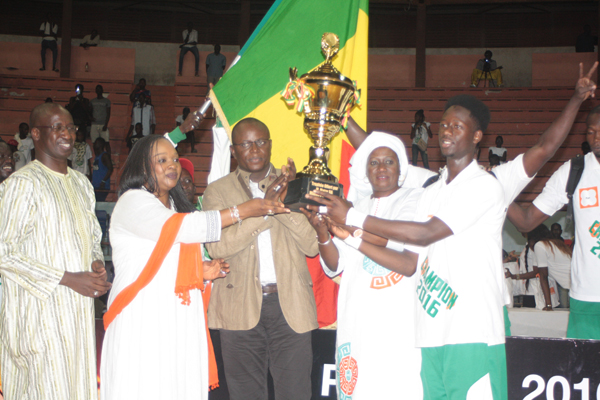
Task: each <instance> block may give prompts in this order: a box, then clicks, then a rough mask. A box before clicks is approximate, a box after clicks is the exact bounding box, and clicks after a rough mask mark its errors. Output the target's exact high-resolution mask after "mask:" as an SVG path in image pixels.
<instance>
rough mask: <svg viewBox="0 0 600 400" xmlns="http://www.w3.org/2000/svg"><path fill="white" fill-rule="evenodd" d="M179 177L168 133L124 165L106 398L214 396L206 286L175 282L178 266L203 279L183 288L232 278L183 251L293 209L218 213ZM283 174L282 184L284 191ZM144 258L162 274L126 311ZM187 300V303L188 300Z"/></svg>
mask: <svg viewBox="0 0 600 400" xmlns="http://www.w3.org/2000/svg"><path fill="white" fill-rule="evenodd" d="M180 175H181V165H180V164H179V156H178V154H177V151H176V150H175V148H174V147H173V145H171V143H170V142H169V141H168V140H166V139H164V138H163V137H161V136H154V135H152V136H148V137H145V138H143V139H140V140H139V141H138V143H136V145H135V146H134V148H133V149H132V151H131V153H130V154H129V157H128V158H127V161H126V163H125V166H124V169H123V174H122V176H121V185H120V189H119V200H118V201H117V204H116V206H115V209H114V212H113V214H112V219H111V227H110V238H111V244H112V248H113V261H114V265H115V274H116V275H115V280H114V283H113V286H112V290H111V293H110V297H109V300H108V307H109V310H108V312H107V313H106V314H105V318H104V320H105V326H107V325H108V326H107V330H106V334H105V337H104V344H103V348H102V364H101V367H100V371H101V390H100V391H101V398H102V399H103V400H116V399H123V400H125V399H126V400H135V399H144V400H151V399H161V400H162V399H178V400H187V399H190V400H191V399H194V400H196V399H203V400H205V399H207V398H208V390H209V374H208V370H209V353H208V345H207V335H206V332H207V329H206V325H205V318H204V309H203V300H202V292H201V291H200V290H184V293H178V294H177V295H176V281H177V285H178V287H177V289H178V290H179V289H181V286H179V284H180V282H181V281H180V274H179V272H180V271H179V270H180V269H185V270H186V271H188V272H189V271H191V272H192V273H193V274H195V277H196V279H197V280H199V281H198V282H196V283H195V285H196V286H186V287H187V288H188V289H191V288H194V287H197V288H201V287H203V284H202V279H204V280H207V279H216V278H219V277H223V276H225V273H226V272H227V270H228V265H227V264H226V263H224V262H223V260H214V261H212V262H204V268H202V265H201V264H202V261H201V256H199V257H198V258H197V260H200V261H199V262H193V263H189V262H188V263H182V265H185V266H186V268H182V266H178V263H179V261H180V253H181V254H184V253H185V250H184V249H187V248H190V247H186V246H188V244H193V243H203V242H209V241H217V240H219V238H220V233H221V229H222V228H224V227H227V226H229V225H232V224H234V223H241V221H242V220H243V219H244V218H248V217H256V216H262V215H266V214H268V213H272V212H273V213H281V212H289V210H287V209H285V208H283V204H281V203H278V202H275V201H270V200H264V199H253V200H250V201H248V202H246V203H243V204H240V205H238V206H237V207H232V209H226V210H221V211H209V212H200V211H197V210H196V209H195V208H194V206H193V205H192V204H191V203H189V201H188V200H187V199H186V197H185V194H184V192H183V189H182V187H181V184H180V183H179V177H180ZM282 176H283V175H282ZM285 179H286V178H282V180H281V181H280V180H278V181H276V182H277V184H278V185H281V186H282V187H283V186H285V185H286V182H285ZM278 189H279V188H278ZM178 213H187V214H178ZM178 218H182V219H179V221H180V223H181V225H180V227H179V228H178V231H177V230H176V229H175V230H173V231H172V232H174V233H172V235H171V236H172V237H171V239H172V240H173V241H172V243H171V244H168V245H167V246H168V247H165V246H163V250H162V254H163V256H164V259H163V260H162V261H161V260H160V257H159V261H156V262H155V261H153V260H155V256H156V254H159V253H160V252H161V245H162V244H163V243H165V241H164V236H163V234H165V235H166V234H167V231H169V229H168V228H167V224H169V222H167V221H172V220H176V219H178ZM163 228H164V229H163ZM159 237H160V240H159ZM157 243H158V244H157ZM191 247H194V246H191ZM195 247H196V248H198V249H199V251H200V252H199V253H197V254H202V253H201V251H202V248H201V246H199V245H195ZM180 250H181V251H180ZM151 254H152V258H151ZM186 254H187V253H186ZM149 260H150V261H149ZM147 264H148V265H151V264H153V265H157V267H156V269H157V271H156V272H155V275H154V276H153V278H152V277H150V278H149V279H150V281H149V283H147V284H146V286H142V288H141V289H140V290H139V292H138V293H137V295H135V297H133V300H131V301H130V302H129V303H126V305H125V306H124V307H122V308H119V304H120V303H121V304H122V303H123V302H121V300H122V299H123V298H124V297H123V296H125V294H126V293H128V290H130V289H131V288H132V287H135V286H136V284H135V283H134V282H135V281H136V280H138V277H140V279H142V278H143V277H144V276H147V271H148V266H147ZM190 264H191V266H190ZM199 264H200V265H199ZM143 270H144V273H143V274H142V271H143ZM202 270H203V271H202ZM140 274H142V275H140ZM181 275H182V276H183V274H181ZM198 276H199V278H198ZM138 281H139V280H138ZM128 287H129V288H128ZM184 289H185V288H184ZM120 293H121V296H119V295H120ZM125 297H126V296H125ZM115 299H116V301H115ZM182 299H184V300H188V301H187V302H188V303H189V304H188V305H185V304H182ZM115 309H116V310H117V311H115ZM210 383H211V384H213V383H214V382H212V381H211V382H210Z"/></svg>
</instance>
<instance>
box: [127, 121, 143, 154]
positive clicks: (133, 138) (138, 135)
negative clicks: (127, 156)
mask: <svg viewBox="0 0 600 400" xmlns="http://www.w3.org/2000/svg"><path fill="white" fill-rule="evenodd" d="M134 130H135V135H133V136H131V137H128V138H127V139H125V143H127V147H128V148H129V151H131V149H132V148H133V145H135V143H136V142H137V141H138V140H140V139H141V138H143V137H144V133H143V131H142V130H143V128H142V124H141V123H139V122H138V123H137V124H135V129H134Z"/></svg>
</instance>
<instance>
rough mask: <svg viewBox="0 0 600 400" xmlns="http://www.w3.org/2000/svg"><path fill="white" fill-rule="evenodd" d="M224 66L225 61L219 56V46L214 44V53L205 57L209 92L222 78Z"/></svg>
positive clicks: (221, 55) (222, 56) (223, 57)
mask: <svg viewBox="0 0 600 400" xmlns="http://www.w3.org/2000/svg"><path fill="white" fill-rule="evenodd" d="M226 64H227V59H226V58H225V56H224V55H223V54H221V46H220V45H218V44H216V45H215V52H214V53H210V54H209V55H208V56H207V57H206V78H207V80H208V89H209V90H211V89H212V88H213V86H215V85H216V84H217V82H219V79H221V77H222V76H223V71H225V66H226Z"/></svg>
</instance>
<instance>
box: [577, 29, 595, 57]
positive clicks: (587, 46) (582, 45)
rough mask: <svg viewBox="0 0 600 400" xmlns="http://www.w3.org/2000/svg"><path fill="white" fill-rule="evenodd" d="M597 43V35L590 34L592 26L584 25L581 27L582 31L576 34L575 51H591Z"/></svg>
mask: <svg viewBox="0 0 600 400" xmlns="http://www.w3.org/2000/svg"><path fill="white" fill-rule="evenodd" d="M597 44H598V36H593V35H592V27H591V26H589V25H587V24H586V25H585V26H584V27H583V33H582V34H581V35H579V36H577V43H575V52H576V53H593V52H594V46H595V45H597Z"/></svg>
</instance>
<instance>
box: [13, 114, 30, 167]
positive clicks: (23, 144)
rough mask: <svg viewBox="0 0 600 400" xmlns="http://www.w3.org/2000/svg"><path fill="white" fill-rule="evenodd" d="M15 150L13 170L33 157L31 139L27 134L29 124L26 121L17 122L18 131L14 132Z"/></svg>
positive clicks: (22, 165)
mask: <svg viewBox="0 0 600 400" xmlns="http://www.w3.org/2000/svg"><path fill="white" fill-rule="evenodd" d="M15 140H16V141H17V150H16V152H15V156H14V157H15V170H19V169H21V168H22V167H24V166H25V165H27V164H28V163H30V162H31V161H32V160H34V159H35V148H34V146H33V139H31V136H30V135H29V125H27V123H26V122H21V124H19V133H17V134H15Z"/></svg>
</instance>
